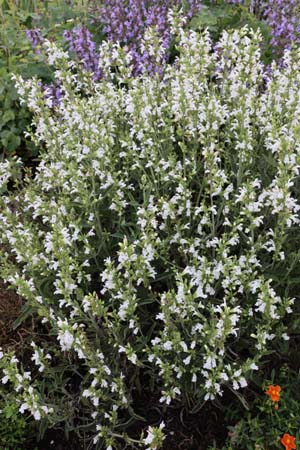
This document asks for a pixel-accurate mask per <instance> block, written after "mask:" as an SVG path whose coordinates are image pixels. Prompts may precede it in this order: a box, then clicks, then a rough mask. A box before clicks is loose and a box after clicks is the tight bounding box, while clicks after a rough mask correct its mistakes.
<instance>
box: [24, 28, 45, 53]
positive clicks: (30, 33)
mask: <svg viewBox="0 0 300 450" xmlns="http://www.w3.org/2000/svg"><path fill="white" fill-rule="evenodd" d="M26 36H27V38H28V39H29V41H30V44H31V46H32V48H33V49H35V51H36V53H40V50H39V49H38V48H37V47H38V46H40V45H42V43H43V42H44V38H43V36H42V33H41V30H40V29H39V28H33V29H32V30H26Z"/></svg>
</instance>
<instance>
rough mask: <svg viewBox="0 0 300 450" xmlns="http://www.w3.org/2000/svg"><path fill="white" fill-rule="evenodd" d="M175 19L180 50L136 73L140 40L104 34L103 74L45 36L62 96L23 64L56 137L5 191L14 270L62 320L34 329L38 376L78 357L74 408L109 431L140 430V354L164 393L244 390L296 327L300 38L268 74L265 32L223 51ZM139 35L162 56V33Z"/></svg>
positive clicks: (240, 34) (22, 290) (4, 270)
mask: <svg viewBox="0 0 300 450" xmlns="http://www.w3.org/2000/svg"><path fill="white" fill-rule="evenodd" d="M168 20H169V26H170V29H171V30H172V33H173V35H174V43H175V44H174V45H176V51H177V53H178V58H177V60H176V64H175V65H169V66H166V68H165V71H164V73H162V74H159V75H154V76H153V74H147V73H145V74H144V76H143V77H140V78H132V77H130V76H128V74H129V73H130V65H131V62H132V61H131V60H130V58H128V53H126V52H125V50H124V48H123V47H122V46H121V45H119V44H112V43H110V42H103V43H102V45H101V46H100V49H99V53H100V54H101V58H100V59H99V70H101V72H102V74H103V78H102V79H101V80H100V82H97V83H95V82H94V81H93V79H92V77H91V75H90V74H89V73H88V72H83V73H78V74H77V73H76V74H74V70H73V69H74V63H73V62H72V61H71V60H70V59H69V57H68V55H67V54H66V53H65V52H63V51H62V50H61V49H59V48H57V47H56V46H55V45H54V44H53V43H48V44H47V49H48V53H49V55H48V56H49V61H50V62H51V64H53V65H55V66H56V69H57V70H56V72H55V75H56V78H57V80H58V81H59V83H60V84H61V90H62V92H63V96H62V99H61V102H60V103H59V105H57V107H56V108H54V109H49V108H48V106H47V100H45V98H44V95H43V92H42V90H41V88H40V85H39V83H38V81H37V80H35V79H33V80H26V81H24V80H23V79H22V78H21V77H16V85H17V88H18V91H19V93H20V95H21V97H22V99H23V101H25V102H27V104H28V105H29V107H30V109H31V110H32V112H33V113H34V121H33V126H34V130H35V132H34V133H33V139H34V141H35V142H36V143H37V144H38V143H39V142H43V143H44V144H45V149H44V150H42V152H41V156H40V162H39V165H38V167H37V169H36V173H35V175H34V177H33V178H31V179H25V181H24V183H23V184H22V185H21V186H20V187H19V189H18V190H17V191H14V192H10V193H7V194H6V195H4V196H2V197H1V200H0V201H1V214H0V244H1V248H5V249H8V250H7V251H6V253H5V252H4V251H3V252H2V255H1V275H2V277H3V279H4V280H5V281H7V282H9V283H10V284H11V285H12V286H13V287H14V288H15V289H17V291H18V292H19V294H20V295H22V296H23V297H24V298H25V299H26V301H27V302H28V304H29V305H31V306H32V308H33V310H34V311H35V314H37V315H38V316H39V317H40V318H41V320H42V321H43V323H45V324H47V327H48V328H49V330H51V335H53V336H56V340H54V342H52V345H53V351H51V350H48V349H45V350H44V351H43V348H39V347H36V346H35V345H34V344H33V345H34V355H33V361H34V362H35V363H36V364H37V366H38V368H39V370H38V376H39V377H45V378H47V377H49V376H50V375H49V373H50V372H49V371H50V368H49V369H48V366H49V365H50V361H51V360H50V359H48V357H47V355H48V354H49V355H52V354H55V358H56V360H55V362H56V364H57V365H58V366H60V365H61V366H63V367H64V368H65V369H64V371H65V372H67V373H69V374H72V373H73V374H75V373H76V376H77V377H79V378H80V381H79V385H78V388H77V389H76V391H77V392H78V394H77V395H78V397H76V408H73V407H70V408H69V412H68V413H69V414H70V415H72V414H77V416H76V421H77V423H79V422H80V421H81V420H82V421H84V420H85V418H86V417H87V416H88V419H87V420H90V418H92V420H93V421H92V422H91V423H90V424H89V427H90V429H93V431H94V436H93V440H94V442H95V444H97V442H98V441H101V444H102V443H103V444H104V445H106V447H107V448H110V447H111V448H118V445H119V444H118V443H119V442H120V439H121V438H123V440H124V441H125V442H126V443H127V444H128V445H130V443H131V442H132V441H130V439H132V438H130V436H128V434H127V433H125V432H124V434H122V433H121V432H120V428H122V427H120V424H123V423H125V422H127V421H128V420H130V418H131V417H132V414H133V411H134V407H135V404H134V395H133V393H134V390H135V387H134V386H136V385H138V381H137V378H138V377H139V374H140V373H141V372H143V371H147V376H148V377H149V378H150V380H151V383H149V386H144V389H145V390H150V386H151V385H153V389H154V390H155V392H156V394H158V398H159V399H160V403H161V404H164V405H166V407H167V406H168V405H169V404H171V403H172V402H173V401H174V400H175V399H176V400H177V401H181V402H183V401H184V399H185V398H187V397H189V398H190V399H192V402H195V403H198V402H202V401H203V400H212V399H214V398H216V397H217V396H218V397H221V396H222V394H223V391H224V389H225V388H226V387H229V388H230V389H231V390H233V391H238V390H240V389H242V388H243V387H245V386H246V385H247V383H248V381H249V378H250V377H251V374H252V371H254V370H257V369H258V368H259V365H260V361H261V359H262V358H263V357H264V356H265V355H266V354H268V351H269V347H270V346H272V343H273V341H277V340H278V339H282V338H283V339H288V336H287V335H286V330H287V325H288V320H289V314H290V313H291V312H292V305H293V301H294V299H293V297H292V296H291V295H290V291H289V289H288V288H287V287H286V286H285V288H284V289H281V285H280V282H278V281H277V282H275V281H274V280H273V275H272V273H273V272H272V270H273V268H274V267H279V268H280V271H281V272H286V271H287V270H291V269H290V258H291V257H292V256H293V255H294V253H293V251H294V250H293V247H292V249H291V247H290V242H291V239H290V237H291V236H292V239H293V240H294V239H298V238H299V223H300V217H299V210H300V205H299V201H298V200H299V183H297V180H298V177H299V172H300V146H299V138H300V134H299V133H300V132H299V130H300V94H299V92H300V91H299V86H300V52H298V53H297V52H296V53H295V54H292V53H289V52H287V53H286V54H285V60H284V66H283V67H282V68H278V67H276V65H275V64H274V65H273V67H272V73H271V76H270V81H269V82H268V83H267V85H265V82H264V78H263V64H262V62H261V59H260V42H261V36H260V33H259V32H254V31H250V30H249V29H248V28H247V27H245V28H243V29H242V30H240V31H230V32H224V33H223V34H222V36H221V39H220V41H219V43H218V52H214V51H213V47H214V46H213V43H212V41H211V38H210V36H209V34H208V32H206V31H205V32H203V33H196V32H194V31H189V30H187V29H186V28H185V27H184V26H183V20H182V19H181V18H180V17H179V18H178V16H177V17H176V16H175V15H174V14H170V15H169V17H168ZM141 45H142V46H144V47H145V48H146V47H147V49H148V51H149V54H152V55H154V56H155V57H159V56H160V53H159V46H158V41H157V35H156V34H155V33H151V32H149V34H146V35H145V37H144V38H143V39H142V41H141ZM1 170H2V171H5V167H4V166H3V167H1ZM8 170H9V168H8ZM2 178H3V180H4V183H6V180H7V177H6V176H5V174H3V175H2ZM283 319H284V320H283ZM66 356H67V357H66ZM66 367H67V368H66ZM5 370H6V368H5ZM78 374H79V376H78ZM5 376H6V375H5ZM74 376H75V375H74ZM27 391H28V389H27V388H26V389H25V392H27ZM72 395H75V394H74V393H72V394H69V397H70V396H71V397H72ZM64 396H66V392H65V391H62V393H61V398H64ZM69 397H67V398H69ZM74 402H75V401H74ZM26 404H29V403H27V402H26ZM57 409H58V408H57ZM78 411H79V412H78ZM61 420H65V416H64V418H62V417H60V418H57V421H58V422H59V421H61ZM70 420H71V419H70ZM72 420H74V417H73V418H72ZM156 431H157V430H156ZM160 432H161V429H160ZM156 434H158V432H157V433H155V432H154V429H149V430H148V435H147V436H146V437H144V433H142V437H141V440H140V443H143V440H144V444H147V445H148V446H150V448H155V446H156V441H155V436H156ZM159 437H160V439H162V436H160V434H159ZM145 441H146V442H145ZM123 444H124V443H123ZM123 448H124V445H123Z"/></svg>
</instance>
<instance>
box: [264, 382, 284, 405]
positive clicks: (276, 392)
mask: <svg viewBox="0 0 300 450" xmlns="http://www.w3.org/2000/svg"><path fill="white" fill-rule="evenodd" d="M280 391H281V387H280V386H278V385H277V386H272V385H270V386H269V387H268V390H267V391H266V394H267V395H269V396H270V397H271V400H272V402H279V400H280Z"/></svg>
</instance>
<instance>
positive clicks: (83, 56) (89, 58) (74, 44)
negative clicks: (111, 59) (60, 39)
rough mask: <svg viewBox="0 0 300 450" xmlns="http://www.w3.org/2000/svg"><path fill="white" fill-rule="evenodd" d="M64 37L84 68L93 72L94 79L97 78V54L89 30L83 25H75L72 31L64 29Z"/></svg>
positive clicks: (98, 73)
mask: <svg viewBox="0 0 300 450" xmlns="http://www.w3.org/2000/svg"><path fill="white" fill-rule="evenodd" d="M64 38H65V40H66V41H67V42H68V44H69V48H70V50H71V51H72V52H74V53H75V54H76V57H77V58H78V59H79V61H81V63H82V64H83V67H84V69H85V70H88V71H90V72H93V74H94V79H95V80H99V78H100V71H99V68H98V65H99V55H98V53H97V51H96V43H95V42H94V41H93V39H92V34H91V33H90V31H89V30H88V29H87V28H86V27H84V26H79V27H75V28H73V30H72V31H64Z"/></svg>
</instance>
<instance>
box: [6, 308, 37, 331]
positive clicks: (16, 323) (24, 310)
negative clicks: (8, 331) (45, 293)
mask: <svg viewBox="0 0 300 450" xmlns="http://www.w3.org/2000/svg"><path fill="white" fill-rule="evenodd" d="M34 311H35V308H33V307H32V306H31V305H29V304H28V303H25V305H24V306H23V307H22V309H21V313H20V315H19V317H18V318H17V319H16V320H15V321H14V323H13V326H12V327H13V330H16V329H17V328H19V326H20V325H22V323H23V322H25V320H26V319H28V317H29V316H31V314H32V313H33V312H34Z"/></svg>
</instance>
